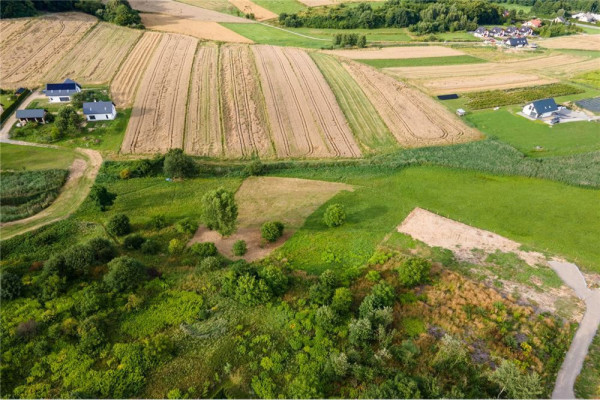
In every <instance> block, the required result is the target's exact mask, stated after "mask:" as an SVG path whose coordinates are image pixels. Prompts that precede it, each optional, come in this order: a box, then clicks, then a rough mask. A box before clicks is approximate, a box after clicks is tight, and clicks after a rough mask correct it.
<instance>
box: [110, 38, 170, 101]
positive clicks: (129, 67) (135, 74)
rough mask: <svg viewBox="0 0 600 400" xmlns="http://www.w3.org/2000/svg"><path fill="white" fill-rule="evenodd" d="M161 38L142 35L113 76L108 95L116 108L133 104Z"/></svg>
mask: <svg viewBox="0 0 600 400" xmlns="http://www.w3.org/2000/svg"><path fill="white" fill-rule="evenodd" d="M161 37H162V36H161V34H160V33H156V32H146V33H144V35H143V36H142V38H141V39H140V40H139V41H138V42H137V44H136V45H135V47H134V48H133V50H132V51H131V53H129V56H128V57H127V59H126V60H125V62H124V63H123V65H122V66H121V69H119V72H118V73H117V75H115V77H114V79H113V81H112V82H111V84H110V94H111V96H112V101H113V103H115V104H116V105H117V107H127V106H129V105H131V103H133V100H134V97H135V92H136V90H137V88H138V86H139V83H140V79H141V78H142V75H143V74H144V71H145V70H146V66H147V65H148V61H150V58H151V57H152V55H153V54H154V50H156V46H157V45H158V43H159V42H160V39H161Z"/></svg>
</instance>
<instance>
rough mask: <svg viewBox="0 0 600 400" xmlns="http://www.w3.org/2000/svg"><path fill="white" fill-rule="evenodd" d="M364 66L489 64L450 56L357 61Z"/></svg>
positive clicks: (479, 59)
mask: <svg viewBox="0 0 600 400" xmlns="http://www.w3.org/2000/svg"><path fill="white" fill-rule="evenodd" d="M357 61H360V62H362V63H363V64H367V65H370V66H372V67H375V68H394V67H427V66H434V65H456V64H478V63H484V62H487V61H485V60H482V59H481V58H477V57H473V56H468V55H464V56H448V57H425V58H397V59H381V60H357Z"/></svg>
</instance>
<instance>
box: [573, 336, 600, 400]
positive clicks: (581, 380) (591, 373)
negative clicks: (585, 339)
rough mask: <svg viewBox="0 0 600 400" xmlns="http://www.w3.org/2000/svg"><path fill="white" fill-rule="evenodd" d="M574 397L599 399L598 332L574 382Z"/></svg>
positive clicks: (599, 357)
mask: <svg viewBox="0 0 600 400" xmlns="http://www.w3.org/2000/svg"><path fill="white" fill-rule="evenodd" d="M575 395H576V396H577V398H580V399H598V398H600V332H598V333H596V337H595V338H594V341H593V342H592V345H591V346H590V349H589V351H588V355H587V357H586V360H585V364H584V365H583V369H582V370H581V374H579V376H578V377H577V381H576V382H575Z"/></svg>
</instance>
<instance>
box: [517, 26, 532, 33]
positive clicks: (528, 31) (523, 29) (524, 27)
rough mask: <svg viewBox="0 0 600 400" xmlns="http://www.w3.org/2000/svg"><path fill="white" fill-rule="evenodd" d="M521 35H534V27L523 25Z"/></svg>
mask: <svg viewBox="0 0 600 400" xmlns="http://www.w3.org/2000/svg"><path fill="white" fill-rule="evenodd" d="M519 35H521V36H531V35H533V29H531V28H530V27H528V26H525V25H523V26H522V27H520V28H519Z"/></svg>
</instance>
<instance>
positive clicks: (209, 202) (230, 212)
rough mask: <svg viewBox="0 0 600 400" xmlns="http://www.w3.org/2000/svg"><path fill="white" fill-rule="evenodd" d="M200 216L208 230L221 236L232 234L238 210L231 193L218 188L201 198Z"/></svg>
mask: <svg viewBox="0 0 600 400" xmlns="http://www.w3.org/2000/svg"><path fill="white" fill-rule="evenodd" d="M202 216H203V219H204V223H206V226H207V227H208V229H211V230H216V231H217V232H219V233H220V234H221V235H223V236H227V235H230V234H232V233H233V232H234V231H235V228H236V221H237V216H238V208H237V204H236V203H235V198H234V195H233V193H231V192H229V191H227V190H225V189H223V188H219V189H217V190H212V191H210V192H208V193H206V194H205V195H204V196H203V197H202Z"/></svg>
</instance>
